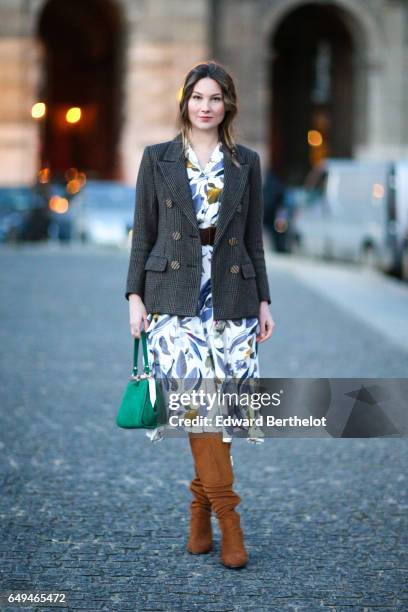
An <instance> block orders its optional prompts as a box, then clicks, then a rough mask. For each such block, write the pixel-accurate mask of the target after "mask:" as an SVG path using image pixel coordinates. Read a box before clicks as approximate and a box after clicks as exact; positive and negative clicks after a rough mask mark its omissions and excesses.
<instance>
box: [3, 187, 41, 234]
mask: <svg viewBox="0 0 408 612" xmlns="http://www.w3.org/2000/svg"><path fill="white" fill-rule="evenodd" d="M33 206H34V199H33V193H32V190H31V187H28V186H19V187H0V242H17V241H19V240H22V239H23V238H24V237H25V235H26V233H27V222H28V220H29V218H30V216H31V212H32V209H33Z"/></svg>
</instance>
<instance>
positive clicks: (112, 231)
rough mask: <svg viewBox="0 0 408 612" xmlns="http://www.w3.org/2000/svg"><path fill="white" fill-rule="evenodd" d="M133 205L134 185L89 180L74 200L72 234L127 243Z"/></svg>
mask: <svg viewBox="0 0 408 612" xmlns="http://www.w3.org/2000/svg"><path fill="white" fill-rule="evenodd" d="M134 207H135V188H134V187H129V186H127V185H124V184H122V183H119V182H116V181H102V180H88V181H87V183H86V185H85V187H84V188H83V189H82V190H81V191H80V192H79V193H78V194H77V195H76V196H74V198H73V200H72V202H71V215H72V238H73V239H78V240H81V241H82V242H90V243H95V244H106V245H116V246H127V245H128V244H129V238H130V231H131V229H132V227H133V215H134Z"/></svg>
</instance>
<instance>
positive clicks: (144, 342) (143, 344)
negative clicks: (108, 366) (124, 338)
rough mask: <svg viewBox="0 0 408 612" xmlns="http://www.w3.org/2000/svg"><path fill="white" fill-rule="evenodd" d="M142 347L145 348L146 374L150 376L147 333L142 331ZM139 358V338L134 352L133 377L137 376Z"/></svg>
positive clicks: (136, 339) (136, 340)
mask: <svg viewBox="0 0 408 612" xmlns="http://www.w3.org/2000/svg"><path fill="white" fill-rule="evenodd" d="M141 336H142V347H143V363H144V371H145V373H146V374H150V367H149V359H148V357H147V341H146V332H144V331H142V333H141ZM138 356H139V338H135V345H134V351H133V372H132V374H133V376H136V375H137V362H138Z"/></svg>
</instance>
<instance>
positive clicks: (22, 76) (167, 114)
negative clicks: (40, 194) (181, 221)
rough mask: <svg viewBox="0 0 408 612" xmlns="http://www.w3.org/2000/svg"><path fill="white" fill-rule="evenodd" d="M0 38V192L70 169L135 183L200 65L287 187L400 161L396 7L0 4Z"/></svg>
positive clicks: (406, 98)
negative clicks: (223, 73) (229, 86)
mask: <svg viewBox="0 0 408 612" xmlns="http://www.w3.org/2000/svg"><path fill="white" fill-rule="evenodd" d="M0 33H1V37H0V58H1V80H0V83H1V92H2V95H1V99H0V108H1V113H0V117H1V119H0V184H2V185H7V184H10V185H14V184H24V183H26V184H29V183H31V182H32V181H33V180H34V179H35V177H36V176H37V174H38V172H39V171H42V172H43V176H45V177H46V176H47V173H51V174H52V175H53V176H56V175H58V173H61V174H63V173H65V172H66V170H67V168H70V167H75V168H78V169H80V170H81V171H82V172H84V173H85V174H86V176H87V177H90V178H95V179H116V180H121V181H124V182H125V183H128V184H129V185H132V184H134V182H135V179H136V174H137V169H138V163H139V160H140V155H141V152H142V150H143V147H144V146H145V145H146V144H151V143H154V142H159V141H162V140H166V139H168V138H172V137H173V136H174V134H175V116H176V110H177V101H178V95H179V90H180V87H181V85H182V80H183V77H184V75H185V73H186V71H187V70H188V69H189V68H190V67H191V66H192V64H194V63H196V62H198V61H200V60H202V59H208V58H214V59H217V60H219V61H221V62H222V63H224V64H225V65H226V66H227V68H228V69H230V71H231V72H232V74H233V75H234V77H235V78H236V82H237V85H238V94H239V100H240V114H239V121H238V124H237V127H238V130H237V136H238V140H240V141H241V142H243V143H245V144H247V145H248V146H251V147H254V148H256V149H257V150H258V151H259V152H260V153H261V156H262V160H263V163H264V165H265V166H266V165H268V166H271V167H274V169H275V170H276V172H277V173H278V174H279V176H280V177H281V178H282V179H283V180H284V181H285V182H286V183H288V184H292V185H296V184H300V183H301V182H302V180H303V179H304V177H305V175H306V174H307V172H308V171H309V170H310V168H311V166H313V165H314V164H316V163H317V162H318V161H319V160H321V159H322V158H326V157H349V158H350V157H351V158H365V159H368V158H369V159H373V158H376V159H378V158H380V159H381V158H390V157H403V156H407V155H408V113H407V108H408V3H407V2H406V1H405V0H330V1H329V0H327V1H326V0H320V1H318V2H307V1H300V0H0Z"/></svg>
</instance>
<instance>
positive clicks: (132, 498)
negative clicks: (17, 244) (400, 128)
mask: <svg viewBox="0 0 408 612" xmlns="http://www.w3.org/2000/svg"><path fill="white" fill-rule="evenodd" d="M0 259H1V266H0V267H1V277H0V279H1V306H0V308H1V321H2V326H1V329H0V334H1V335H0V341H1V347H2V348H1V382H0V401H1V429H0V431H1V434H0V449H1V458H2V461H1V470H0V482H1V492H2V494H1V497H0V516H1V526H2V537H1V544H0V546H1V560H0V571H1V584H2V587H1V592H2V593H4V592H6V591H9V590H12V589H14V590H24V591H27V592H28V591H30V592H52V593H58V592H61V591H63V592H67V594H68V607H69V609H70V610H107V611H112V610H115V611H116V610H117V611H122V610H133V611H135V610H136V611H139V610H140V611H147V610H152V611H153V610H163V611H166V612H167V611H175V612H176V611H177V612H179V611H183V610H185V611H186V612H190V611H192V610H200V611H201V610H203V611H204V610H205V611H214V612H226V611H230V610H231V611H243V610H252V609H256V610H257V611H259V612H261V611H263V610H276V611H278V612H279V611H281V610H293V611H296V610H299V611H302V612H303V611H310V612H315V611H316V610H334V611H336V612H345V611H347V612H351V611H353V612H354V611H360V610H361V611H365V610H367V611H368V610H381V611H383V610H398V611H401V612H402V611H403V610H407V609H408V582H407V578H408V559H407V548H408V546H407V545H408V530H407V526H408V487H407V476H406V473H407V469H406V466H407V459H408V446H407V441H406V439H403V438H400V439H381V438H377V439H348V440H345V439H319V438H316V439H299V438H296V439H295V438H294V439H276V438H275V439H266V440H265V443H264V444H262V445H250V444H247V443H246V441H245V440H239V439H236V440H234V441H233V445H232V454H233V460H234V472H235V479H236V481H235V484H234V488H235V490H236V491H237V493H238V494H239V495H240V496H241V498H242V502H241V504H240V505H239V506H238V511H239V512H240V514H241V520H242V525H243V529H244V533H245V538H246V546H247V550H248V554H249V559H250V560H249V563H248V565H247V567H245V568H243V569H242V570H240V571H234V570H230V569H227V568H225V567H224V566H222V565H221V564H220V562H219V531H218V526H217V523H216V520H215V518H213V521H214V531H215V537H216V546H215V549H214V551H212V552H211V553H210V554H208V555H194V556H193V555H190V554H188V552H187V551H186V548H185V547H186V542H187V536H188V523H189V516H190V515H189V503H190V500H191V493H190V491H189V489H188V485H189V482H190V480H191V478H192V477H193V465H192V458H191V454H190V450H189V445H188V441H187V439H186V438H174V439H166V440H164V441H162V442H159V443H156V444H152V443H151V442H150V441H149V440H148V439H147V437H146V436H145V433H144V432H143V431H124V430H121V429H119V428H118V427H117V426H116V424H115V417H116V413H117V410H118V407H119V403H120V400H121V397H122V393H123V390H124V387H125V384H126V383H127V380H128V377H129V374H130V369H131V359H132V341H131V340H132V339H131V336H130V333H129V327H128V304H127V302H126V301H125V299H124V283H125V275H126V271H127V261H128V256H127V253H124V252H120V251H115V250H112V251H111V250H108V249H105V250H103V249H102V250H97V249H94V250H92V249H88V250H85V249H77V250H75V249H70V248H67V249H63V248H54V249H53V248H49V247H34V246H33V247H24V248H19V249H14V248H6V247H2V249H1V251H0ZM289 268H290V266H289V265H288V264H286V263H282V264H281V263H280V260H279V259H278V258H276V259H274V260H273V264H271V266H270V269H269V273H270V286H271V293H272V307H273V315H274V318H275V320H276V323H277V326H276V330H275V331H274V336H273V338H272V339H271V340H270V341H269V342H267V343H265V345H262V346H261V347H260V360H261V361H260V365H261V374H262V376H265V377H266V376H270V377H274V376H287V377H291V376H293V377H295V376H299V377H309V376H321V377H325V376H338V377H340V376H356V377H357V376H367V377H375V376H382V377H398V376H401V377H406V371H407V368H406V364H407V352H406V351H404V349H403V346H402V345H399V344H397V343H396V342H395V341H394V340H393V338H392V336H391V335H389V334H388V335H387V334H383V333H382V332H381V325H382V322H381V324H379V325H380V327H379V328H378V329H376V327H375V325H376V320H377V319H374V318H373V319H372V320H370V321H368V322H367V324H365V323H363V322H362V321H361V319H359V318H356V317H354V316H353V314H352V313H351V312H350V311H348V310H346V309H345V308H343V307H342V306H341V305H339V304H336V303H335V302H334V301H333V300H332V301H329V300H326V299H325V297H324V296H323V295H322V294H321V292H320V293H319V292H316V291H315V290H314V289H313V287H312V286H311V285H310V283H308V282H306V281H302V278H301V276H300V275H299V274H295V273H292V272H291V271H290V269H289ZM379 282H380V281H379ZM407 293H408V291H407ZM294 296H296V299H293V297H294ZM395 300H396V301H397V300H398V297H397V296H395ZM396 308H397V306H396ZM395 312H396V310H395V309H394V310H393V309H391V310H390V314H389V316H390V317H392V316H393V313H394V316H396V315H395ZM333 322H334V324H333ZM390 322H391V319H390V321H388V323H390ZM388 323H387V322H386V321H385V323H384V327H386V326H387V325H388ZM328 340H329V341H328ZM4 609H7V610H16V609H18V608H17V607H7V608H4ZM20 609H22V608H20ZM25 609H30V610H34V609H36V608H35V607H31V608H25ZM37 609H38V610H47V609H50V610H51V609H54V608H46V607H41V608H40V607H38V608H37Z"/></svg>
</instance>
